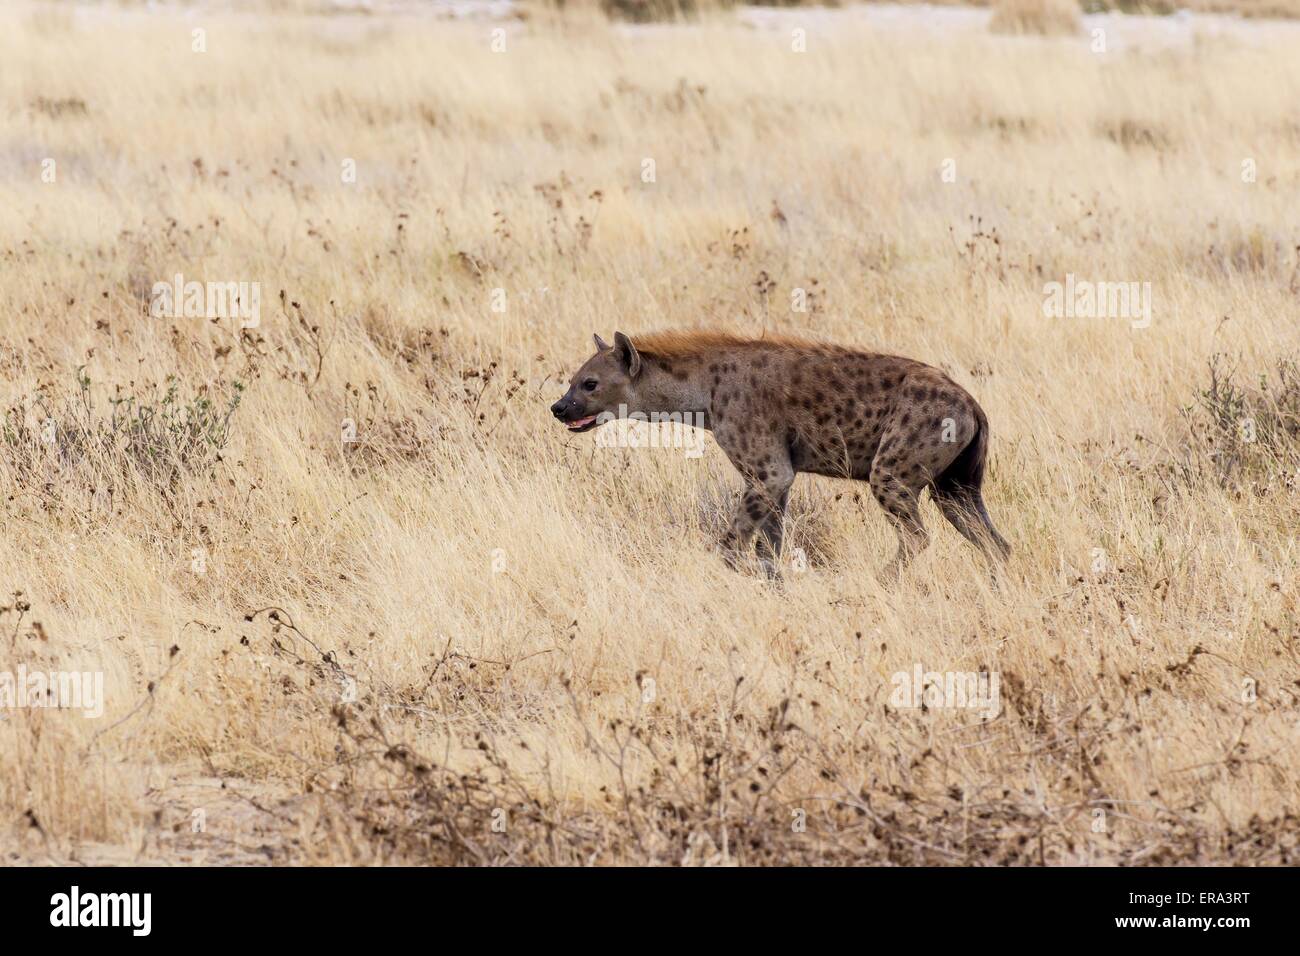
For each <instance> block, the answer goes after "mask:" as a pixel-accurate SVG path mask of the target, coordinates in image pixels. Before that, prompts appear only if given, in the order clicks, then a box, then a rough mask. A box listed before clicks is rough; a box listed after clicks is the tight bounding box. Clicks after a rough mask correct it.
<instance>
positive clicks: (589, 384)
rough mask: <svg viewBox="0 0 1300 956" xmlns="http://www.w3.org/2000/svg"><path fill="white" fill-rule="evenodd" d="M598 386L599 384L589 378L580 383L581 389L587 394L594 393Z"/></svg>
mask: <svg viewBox="0 0 1300 956" xmlns="http://www.w3.org/2000/svg"><path fill="white" fill-rule="evenodd" d="M599 384H600V383H599V382H597V381H596V380H595V379H594V378H589V379H587V380H586V381H585V382H583V383H582V387H583V388H585V389H586V390H587V391H589V392H594V391H595V390H596V386H597V385H599Z"/></svg>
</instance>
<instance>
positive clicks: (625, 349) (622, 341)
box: [614, 332, 641, 378]
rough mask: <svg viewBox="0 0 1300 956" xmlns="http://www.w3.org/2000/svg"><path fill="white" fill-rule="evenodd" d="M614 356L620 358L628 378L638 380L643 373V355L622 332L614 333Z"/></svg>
mask: <svg viewBox="0 0 1300 956" xmlns="http://www.w3.org/2000/svg"><path fill="white" fill-rule="evenodd" d="M614 348H615V350H616V351H615V352H614V355H615V356H616V357H617V358H618V360H619V362H620V363H621V364H622V366H623V370H624V371H625V372H627V375H628V378H636V377H637V374H638V373H639V372H640V371H641V353H640V352H638V351H637V350H636V346H635V345H633V344H632V340H631V339H629V338H628V337H627V336H626V335H624V334H623V333H622V332H615V333H614Z"/></svg>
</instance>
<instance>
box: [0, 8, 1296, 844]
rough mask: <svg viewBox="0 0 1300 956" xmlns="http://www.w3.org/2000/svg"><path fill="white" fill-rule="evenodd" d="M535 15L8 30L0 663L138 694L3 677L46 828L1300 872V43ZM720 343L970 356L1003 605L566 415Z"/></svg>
mask: <svg viewBox="0 0 1300 956" xmlns="http://www.w3.org/2000/svg"><path fill="white" fill-rule="evenodd" d="M494 26H496V25H495V24H487V23H482V22H470V23H447V22H435V21H431V20H423V19H418V18H400V19H394V20H390V19H385V18H381V17H370V18H350V17H332V18H313V17H304V16H298V15H284V16H273V17H262V18H253V17H248V16H240V15H222V14H217V13H202V12H201V13H199V14H197V15H194V14H191V15H172V14H169V13H155V14H153V15H148V16H146V15H142V14H137V13H131V12H120V11H107V12H105V11H94V12H91V11H84V10H76V9H74V10H71V11H69V10H61V11H60V12H58V13H57V14H52V13H51V12H50V10H49V8H45V7H39V8H37V7H26V6H16V7H15V6H7V7H5V9H4V10H3V11H0V27H3V29H2V30H0V61H2V62H4V63H5V64H6V68H5V69H4V70H3V71H0V98H2V101H3V103H4V104H5V108H6V110H7V113H8V116H9V120H8V121H7V122H6V124H5V126H4V129H3V133H0V157H2V158H3V162H0V299H2V300H3V302H4V303H5V308H4V310H3V312H2V313H0V389H2V391H0V398H2V399H3V407H4V408H5V409H7V410H8V416H7V418H6V424H5V431H4V435H3V438H4V445H3V447H2V450H3V454H2V455H0V490H2V491H3V494H0V502H3V512H2V517H0V521H3V529H4V530H3V534H2V535H0V588H3V591H4V593H5V594H6V595H8V596H6V597H4V598H3V599H2V600H0V605H3V611H2V612H0V659H2V660H3V661H5V662H6V663H4V664H2V665H0V671H4V670H9V671H13V670H14V669H15V668H17V667H18V665H19V664H23V665H25V666H27V667H28V668H33V669H34V668H36V667H47V668H57V669H76V670H80V671H100V672H102V673H103V674H104V675H105V682H106V693H107V704H106V709H105V713H104V716H103V717H101V718H99V719H87V718H85V717H82V716H80V715H78V714H73V713H69V712H66V711H56V710H43V709H31V708H18V709H12V710H6V711H0V766H3V767H4V768H5V772H4V773H2V774H0V816H2V818H3V820H4V822H5V825H6V826H7V827H8V828H9V830H10V831H11V836H10V837H9V838H7V839H6V844H5V845H6V847H7V850H6V854H7V855H6V859H7V860H10V861H26V862H49V861H67V860H74V859H75V860H88V861H112V862H125V861H131V860H135V861H162V862H253V861H267V860H269V861H272V862H285V861H294V862H330V863H340V862H344V863H355V862H379V861H386V860H402V861H407V862H522V861H536V862H563V863H591V862H594V863H610V862H658V863H711V862H740V863H781V862H815V861H826V862H885V861H891V862H921V861H924V862H935V863H977V862H1011V863H1029V864H1036V863H1061V862H1098V863H1112V862H1125V863H1136V864H1140V863H1155V862H1181V861H1200V862H1215V863H1223V862H1263V863H1280V862H1288V861H1289V862H1294V861H1295V855H1296V847H1295V841H1296V837H1295V833H1296V826H1295V824H1296V817H1297V813H1298V812H1300V793H1298V792H1297V786H1298V784H1297V781H1300V756H1298V753H1297V749H1296V747H1295V739H1296V731H1297V711H1296V699H1297V687H1296V679H1297V676H1298V675H1297V669H1298V668H1297V665H1298V663H1300V661H1298V658H1297V644H1296V642H1297V636H1298V635H1300V610H1298V607H1297V600H1298V595H1300V574H1298V573H1297V572H1298V571H1300V550H1298V549H1297V545H1296V541H1295V529H1296V514H1297V508H1296V504H1297V497H1296V495H1297V491H1296V469H1297V467H1298V466H1300V461H1297V456H1296V447H1297V446H1296V442H1295V427H1294V426H1295V421H1294V415H1293V412H1294V408H1293V405H1292V404H1291V403H1292V402H1293V401H1294V394H1293V391H1291V389H1292V387H1293V385H1288V384H1287V383H1288V382H1293V380H1292V379H1291V378H1288V376H1289V374H1290V373H1289V372H1288V368H1290V366H1288V365H1287V364H1286V359H1287V357H1288V356H1292V355H1294V354H1295V353H1296V352H1297V350H1298V349H1300V331H1298V329H1297V325H1296V322H1295V313H1296V307H1297V291H1298V279H1297V254H1296V246H1297V243H1300V234H1298V233H1297V224H1296V221H1295V217H1294V215H1293V213H1294V204H1293V203H1292V202H1290V201H1289V197H1291V196H1294V194H1295V190H1296V188H1297V186H1298V185H1300V126H1298V125H1297V122H1296V117H1295V116H1294V113H1293V111H1292V110H1291V105H1292V104H1294V103H1295V102H1298V101H1300V47H1298V46H1297V44H1296V43H1295V42H1294V41H1293V40H1288V39H1286V38H1285V37H1284V36H1283V37H1282V38H1281V39H1277V38H1274V39H1270V38H1269V36H1268V35H1266V34H1265V35H1261V36H1262V39H1261V41H1260V43H1259V44H1258V45H1253V46H1247V45H1243V44H1234V43H1229V42H1216V41H1210V40H1207V41H1205V42H1200V43H1197V44H1195V45H1193V46H1191V47H1188V48H1186V49H1172V50H1166V51H1163V52H1159V53H1157V54H1144V53H1140V52H1135V53H1120V52H1116V53H1112V54H1108V55H1106V56H1097V55H1094V54H1092V53H1091V52H1090V50H1089V47H1088V43H1087V39H1086V37H1081V38H1079V39H1077V40H1075V39H1067V38H1033V37H1027V38H1014V39H1011V38H1006V37H995V36H991V35H988V34H987V33H985V32H983V31H979V32H953V33H950V34H943V33H941V34H927V35H926V37H925V38H921V37H918V38H916V40H915V42H901V41H900V37H899V35H898V34H897V33H895V32H890V33H888V34H882V33H877V32H876V31H874V30H873V29H871V28H870V27H868V26H866V25H862V24H860V23H859V22H858V21H856V20H854V19H853V18H852V17H849V18H847V19H845V20H844V21H843V24H842V25H841V26H840V27H838V28H837V29H835V30H833V31H828V32H818V31H817V30H815V29H814V30H812V31H810V33H809V35H808V38H807V52H804V53H796V52H793V51H792V35H791V32H790V30H787V29H785V28H782V29H774V30H753V29H746V28H741V27H738V26H735V25H732V24H730V23H728V22H725V21H719V22H710V23H708V24H701V25H695V26H689V27H672V28H656V29H653V30H648V31H627V30H614V29H611V28H609V27H608V26H606V25H604V24H602V23H594V22H587V23H584V24H582V25H576V24H575V23H574V22H573V21H565V20H557V19H553V18H551V17H534V18H532V19H531V20H529V21H527V22H526V23H522V24H514V23H512V24H506V25H504V26H505V27H506V29H507V31H508V32H507V33H506V35H505V37H506V39H505V49H504V51H503V52H494V51H493V48H492V44H493V39H494V38H493V35H492V33H491V30H492V29H493V27H494ZM793 26H797V24H793V25H792V26H791V29H793ZM195 29H203V30H206V52H204V53H196V52H192V43H193V34H192V31H193V30H195ZM1279 36H1281V35H1279ZM47 159H50V160H53V161H54V166H53V167H52V168H53V170H54V172H55V175H54V180H53V181H52V182H45V181H43V179H42V172H43V170H45V169H48V168H50V167H48V166H47V165H45V160H47ZM349 160H351V161H354V162H355V168H356V181H355V182H354V183H353V182H346V181H344V175H343V173H344V170H345V163H346V162H347V161H349ZM647 160H652V161H653V168H654V176H653V181H646V180H647V176H646V175H645V171H646V170H648V169H649V168H650V167H649V165H648V164H647ZM1251 169H1253V170H1254V173H1255V175H1253V176H1252V175H1250V170H1251ZM778 210H779V213H780V214H779V215H776V214H775V213H776V212H777V211H778ZM177 273H181V274H183V275H184V276H185V277H186V278H187V279H195V280H200V281H209V280H210V281H241V280H245V281H257V282H260V283H261V288H262V317H261V323H260V325H258V326H257V327H256V328H251V329H246V330H242V331H241V330H240V328H239V327H238V323H237V322H235V321H232V320H230V319H215V320H206V319H185V318H179V319H171V318H157V317H153V316H151V315H150V314H149V312H148V307H149V302H150V297H151V294H152V286H153V284H154V283H156V282H159V281H164V282H165V281H170V280H171V278H172V277H173V276H174V275H175V274H177ZM1067 274H1074V275H1075V276H1077V277H1079V278H1081V279H1089V280H1102V281H1130V280H1131V281H1137V282H1150V283H1151V288H1152V302H1153V315H1152V322H1151V324H1150V326H1149V327H1145V328H1135V327H1134V323H1132V322H1130V321H1128V320H1125V319H1121V318H1070V319H1065V318H1049V317H1047V316H1045V314H1044V310H1043V301H1044V291H1043V290H1044V285H1045V283H1048V282H1052V281H1061V282H1064V281H1065V278H1066V275H1067ZM795 289H803V290H806V292H807V293H808V294H809V302H810V305H809V308H808V310H807V311H803V312H800V311H793V310H792V308H791V305H792V302H793V296H794V290H795ZM497 290H500V291H497ZM502 305H504V310H503V311H497V310H494V307H497V308H499V307H501V306H502ZM712 325H729V326H732V327H738V328H741V329H743V330H747V331H750V332H753V333H756V334H757V333H760V332H762V331H766V330H772V331H778V330H779V331H785V332H792V333H799V334H805V335H812V336H816V337H821V338H824V339H828V340H834V341H837V342H843V343H850V344H854V345H857V346H861V347H864V348H871V349H880V350H888V351H891V352H898V353H903V354H907V355H911V356H914V357H917V358H920V359H923V360H925V361H928V362H931V363H934V364H937V365H940V366H942V367H944V368H945V369H947V370H949V372H950V373H951V374H952V375H953V376H954V377H955V378H956V379H957V380H958V381H959V382H961V383H962V384H963V385H964V386H966V387H967V388H969V389H970V390H971V391H972V393H974V394H975V395H976V396H977V398H978V399H979V400H980V402H981V403H982V404H983V406H984V407H985V409H986V410H987V412H988V415H989V418H990V420H991V423H992V433H993V439H992V460H991V470H990V478H989V482H988V484H987V486H986V497H987V499H988V501H989V506H990V509H991V510H992V512H993V514H994V518H995V520H996V521H997V523H998V526H999V528H1000V529H1001V530H1002V531H1003V533H1004V534H1005V535H1006V536H1007V537H1008V538H1009V539H1010V540H1011V542H1012V544H1013V546H1014V548H1015V553H1014V555H1013V557H1012V560H1011V563H1010V565H1009V567H1008V569H1007V572H1006V573H1005V574H1004V575H1003V576H1002V577H1001V579H1000V580H999V582H998V583H997V585H996V586H994V584H993V583H992V582H991V581H990V580H989V578H988V576H987V575H986V574H985V573H984V571H983V568H982V565H981V563H980V561H979V559H978V557H977V556H976V554H975V552H974V551H972V550H971V549H970V548H969V547H968V546H967V545H966V544H965V543H964V542H962V541H961V540H960V539H959V538H958V537H957V536H956V535H955V534H954V533H951V531H950V529H948V528H946V526H944V525H943V524H942V522H941V521H940V520H939V517H938V515H937V513H936V512H935V511H934V509H933V508H932V507H931V506H929V505H926V506H925V517H926V521H927V524H928V525H929V527H930V529H931V530H932V532H933V533H934V538H935V540H934V543H933V544H932V546H931V547H930V549H929V550H928V551H927V552H926V553H925V554H924V555H923V556H922V557H921V559H919V560H918V562H917V563H916V564H915V565H914V567H913V568H912V569H910V570H909V572H908V573H907V574H906V575H905V576H904V578H903V579H902V580H901V581H900V582H899V583H898V584H897V585H896V586H894V587H892V588H885V587H882V586H880V585H879V584H878V583H877V582H876V576H875V575H876V572H877V570H878V569H879V568H880V567H881V566H882V565H883V563H884V562H885V561H886V560H887V559H888V557H889V555H890V553H891V551H892V548H893V537H892V532H891V531H890V529H889V528H888V526H887V524H886V522H885V521H884V519H883V518H882V516H881V514H880V513H879V511H878V509H877V508H876V506H875V505H874V503H872V502H871V501H870V500H869V498H868V496H867V495H866V494H865V493H864V492H865V489H864V486H861V485H855V484H851V483H837V482H833V481H829V480H824V479H815V478H810V477H804V478H801V479H800V480H799V481H798V482H797V483H796V489H795V494H794V497H793V502H792V513H791V519H790V523H791V530H790V533H789V534H788V536H787V547H788V548H789V549H790V550H789V551H788V552H787V568H786V573H785V575H784V580H783V581H782V582H781V583H780V584H777V585H773V584H770V583H767V582H765V581H764V580H762V579H760V578H759V577H757V576H755V575H747V574H736V573H732V572H730V571H728V570H727V569H726V568H725V567H724V565H723V563H722V561H721V560H720V558H719V557H718V555H717V553H716V549H715V546H714V542H715V539H716V537H717V535H718V534H719V532H720V530H721V529H722V527H723V525H724V523H725V521H726V519H727V514H728V511H729V509H730V508H731V507H732V503H733V495H734V489H735V486H736V479H735V476H734V474H733V473H732V471H731V469H730V466H729V465H727V464H726V462H725V460H724V456H723V455H722V454H721V453H720V452H718V451H717V449H716V448H714V447H712V446H711V445H710V446H709V448H708V450H707V451H706V453H705V454H704V455H703V456H702V457H699V458H692V457H689V456H687V455H686V454H684V453H683V452H682V450H680V449H672V448H666V449H665V448H658V449H655V448H632V447H597V446H596V444H595V442H594V440H593V438H592V436H583V437H572V436H569V435H566V434H565V433H564V432H563V431H562V430H560V429H558V428H557V427H556V426H555V423H554V422H553V421H551V420H550V417H549V414H548V411H547V406H548V404H549V403H550V402H551V401H553V400H554V399H555V398H556V397H557V396H558V394H559V393H560V391H561V390H562V386H561V382H563V381H564V380H565V379H566V378H567V376H568V375H569V374H571V372H572V371H573V370H574V369H575V368H576V367H577V365H578V363H579V362H580V361H581V360H583V359H584V358H585V357H586V355H587V354H588V351H589V349H590V341H591V333H592V332H593V331H599V332H601V333H602V334H604V335H605V336H606V337H608V336H609V334H610V333H612V332H613V331H614V330H616V329H618V330H623V331H627V332H629V333H632V334H635V333H636V332H638V331H642V330H649V329H658V328H666V327H688V328H689V327H702V326H712ZM1215 356H1219V358H1217V359H1216V358H1215ZM1212 362H1213V363H1214V364H1213V375H1212V374H1211V363H1212ZM115 402H116V404H115ZM50 422H53V428H52V429H51V428H50V426H49V424H48V423H50ZM1248 422H1249V425H1248V424H1247V423H1248ZM611 427H613V426H611ZM345 439H348V440H345ZM19 592H20V593H19ZM917 666H920V667H922V668H923V669H924V670H925V671H936V672H949V671H953V672H979V671H988V672H992V673H996V674H998V675H1000V681H1001V711H1000V713H999V714H998V716H996V717H995V718H993V719H991V720H984V719H982V718H981V717H980V716H979V715H978V714H975V713H973V712H971V711H968V710H962V709H954V708H945V707H925V708H908V707H901V706H897V705H896V704H895V705H891V702H890V698H891V692H892V690H893V686H892V678H893V675H895V674H896V673H899V672H904V673H911V672H912V671H913V670H914V668H915V667H917Z"/></svg>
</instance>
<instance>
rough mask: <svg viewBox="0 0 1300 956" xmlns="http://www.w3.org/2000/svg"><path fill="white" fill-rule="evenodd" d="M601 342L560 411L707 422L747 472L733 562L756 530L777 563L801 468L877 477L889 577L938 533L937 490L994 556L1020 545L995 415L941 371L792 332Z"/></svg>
mask: <svg viewBox="0 0 1300 956" xmlns="http://www.w3.org/2000/svg"><path fill="white" fill-rule="evenodd" d="M595 339H596V354H595V355H593V356H592V357H591V358H590V359H588V360H587V361H586V363H585V364H584V365H583V366H582V368H580V369H578V371H577V373H576V374H575V375H574V376H573V378H572V379H571V380H570V382H569V389H568V391H567V392H566V393H565V394H564V397H563V398H561V399H560V400H559V401H558V402H556V403H555V404H554V405H552V406H551V411H552V413H553V414H554V415H555V417H556V418H558V419H559V420H560V421H562V422H564V423H565V424H566V425H567V426H568V428H569V430H570V431H572V432H585V431H589V430H591V429H593V428H595V427H597V426H598V425H600V424H603V423H604V422H605V421H607V420H609V419H610V418H612V417H615V416H617V415H619V414H630V413H633V412H640V413H642V414H644V415H647V416H653V415H654V414H655V413H659V414H674V413H679V414H683V415H689V416H691V418H690V419H688V420H693V421H700V422H703V423H704V426H705V427H706V428H708V429H710V430H711V431H712V432H713V435H714V438H715V439H716V440H717V442H718V445H719V446H721V448H722V450H723V451H725V452H726V453H727V457H728V458H730V459H731V462H732V464H733V465H735V466H736V469H737V470H738V471H739V472H740V474H741V476H742V478H743V479H744V481H745V490H744V494H743V495H742V497H741V501H740V506H739V508H738V510H737V511H736V515H735V518H734V519H733V520H732V522H731V528H730V530H729V531H728V532H727V535H726V537H725V539H724V541H723V551H724V554H725V556H726V557H727V560H728V563H729V564H731V565H732V566H733V567H734V566H735V565H736V562H737V561H738V560H739V559H740V558H741V557H742V556H743V554H744V553H745V551H746V549H747V548H748V546H749V542H750V540H751V539H752V538H753V537H754V535H755V532H758V556H759V559H760V561H761V563H762V565H763V567H764V569H765V570H766V571H767V572H768V573H769V574H773V573H775V570H776V567H777V560H778V559H779V554H780V550H781V537H782V524H783V519H784V516H785V508H786V501H787V499H788V498H789V494H790V485H791V483H792V482H793V481H794V476H795V475H797V474H798V473H800V472H810V473H812V474H817V475H829V476H831V477H835V478H856V479H858V480H859V481H865V482H868V483H869V484H870V486H871V493H872V495H873V496H874V497H875V499H876V501H878V502H879V503H880V506H881V507H882V508H883V509H884V510H885V514H886V515H887V516H888V517H889V520H890V521H891V523H892V524H893V526H894V529H895V531H896V532H897V534H898V552H897V554H896V555H895V556H894V559H893V560H892V561H891V562H890V564H889V565H888V567H887V568H886V569H885V576H886V577H892V576H893V575H896V574H897V573H898V571H899V570H901V569H902V567H903V566H904V565H906V564H907V562H908V561H910V560H911V559H912V558H913V557H914V556H915V555H916V554H917V552H919V551H920V550H921V549H922V548H924V547H925V546H926V545H927V544H928V542H929V537H928V535H927V533H926V530H925V526H924V525H923V524H922V523H921V514H920V510H919V508H918V506H919V504H920V496H921V492H922V491H923V490H924V489H926V488H928V489H930V494H931V497H932V499H933V500H934V502H935V504H936V505H938V507H939V510H940V511H941V512H942V514H943V516H944V517H945V518H947V519H948V521H949V522H951V523H952V525H953V527H954V528H956V529H957V530H958V531H959V532H961V534H962V535H963V536H964V537H965V538H966V539H967V540H968V541H970V542H971V543H972V544H974V545H975V546H976V547H978V548H979V549H980V550H981V551H983V552H984V553H985V554H986V555H987V556H988V557H989V558H990V559H991V560H994V561H998V560H1002V559H1005V558H1006V556H1007V554H1008V553H1009V552H1010V550H1011V549H1010V546H1009V545H1008V544H1007V542H1006V541H1005V540H1003V538H1002V536H1001V535H1000V534H998V532H997V530H996V529H995V528H994V527H993V522H992V521H991V520H990V518H989V514H988V510H987V509H986V508H985V506H984V498H983V496H982V494H981V486H982V484H983V481H984V467H985V461H986V459H987V455H988V441H989V425H988V419H987V418H985V416H984V411H983V409H981V408H980V406H979V404H978V403H977V402H976V401H975V399H974V398H972V397H971V395H970V394H969V393H968V392H967V391H966V390H965V389H963V388H962V387H961V386H960V385H958V384H957V383H956V382H954V381H953V380H952V379H950V378H949V377H948V376H947V375H946V374H944V373H943V372H942V371H940V370H939V369H937V368H933V367H931V366H929V365H925V364H923V363H921V362H917V361H914V360H912V359H908V358H901V357H899V356H896V355H878V354H875V353H871V352H864V351H859V350H856V349H851V348H842V347H840V346H835V345H822V344H817V343H813V342H806V341H801V340H797V339H789V338H762V339H746V338H743V337H741V336H737V335H731V334H727V333H720V332H660V333H655V334H651V335H645V336H638V337H637V339H636V341H635V343H634V342H633V341H632V340H631V339H630V338H629V337H628V336H626V335H624V334H623V333H621V332H619V333H616V334H615V336H614V344H613V345H612V346H611V345H607V344H606V343H605V342H604V340H603V339H601V337H600V336H599V335H597V336H596V337H595Z"/></svg>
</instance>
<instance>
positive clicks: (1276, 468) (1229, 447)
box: [1178, 353, 1300, 490]
mask: <svg viewBox="0 0 1300 956" xmlns="http://www.w3.org/2000/svg"><path fill="white" fill-rule="evenodd" d="M1208 375H1209V382H1208V383H1207V384H1206V386H1205V387H1204V388H1202V389H1201V390H1200V391H1199V392H1198V393H1197V396H1196V400H1195V401H1194V402H1193V403H1192V404H1191V405H1189V406H1187V407H1186V408H1184V409H1183V410H1182V417H1183V420H1184V422H1185V423H1186V425H1187V429H1188V441H1187V444H1186V450H1185V454H1184V456H1183V460H1182V461H1181V462H1180V463H1179V465H1178V470H1179V472H1180V473H1181V475H1182V476H1183V477H1184V478H1186V479H1195V480H1204V479H1205V478H1207V477H1209V478H1211V479H1213V480H1215V481H1217V482H1218V483H1219V484H1220V485H1221V486H1223V487H1240V486H1242V485H1246V484H1249V485H1253V486H1255V487H1256V489H1257V490H1267V489H1268V488H1269V487H1271V486H1274V485H1278V484H1281V485H1292V486H1293V485H1294V484H1295V476H1296V475H1297V474H1298V473H1300V366H1298V365H1297V363H1296V360H1295V358H1294V357H1283V358H1279V359H1277V361H1276V362H1275V364H1274V366H1273V369H1272V370H1271V372H1261V373H1260V375H1259V377H1258V378H1257V379H1256V380H1255V381H1254V382H1249V381H1243V379H1244V376H1242V375H1240V374H1239V370H1238V367H1237V365H1236V364H1232V363H1230V361H1229V359H1228V357H1227V356H1226V355H1224V354H1222V353H1216V354H1215V355H1213V356H1212V357H1211V358H1210V360H1209V363H1208Z"/></svg>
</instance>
